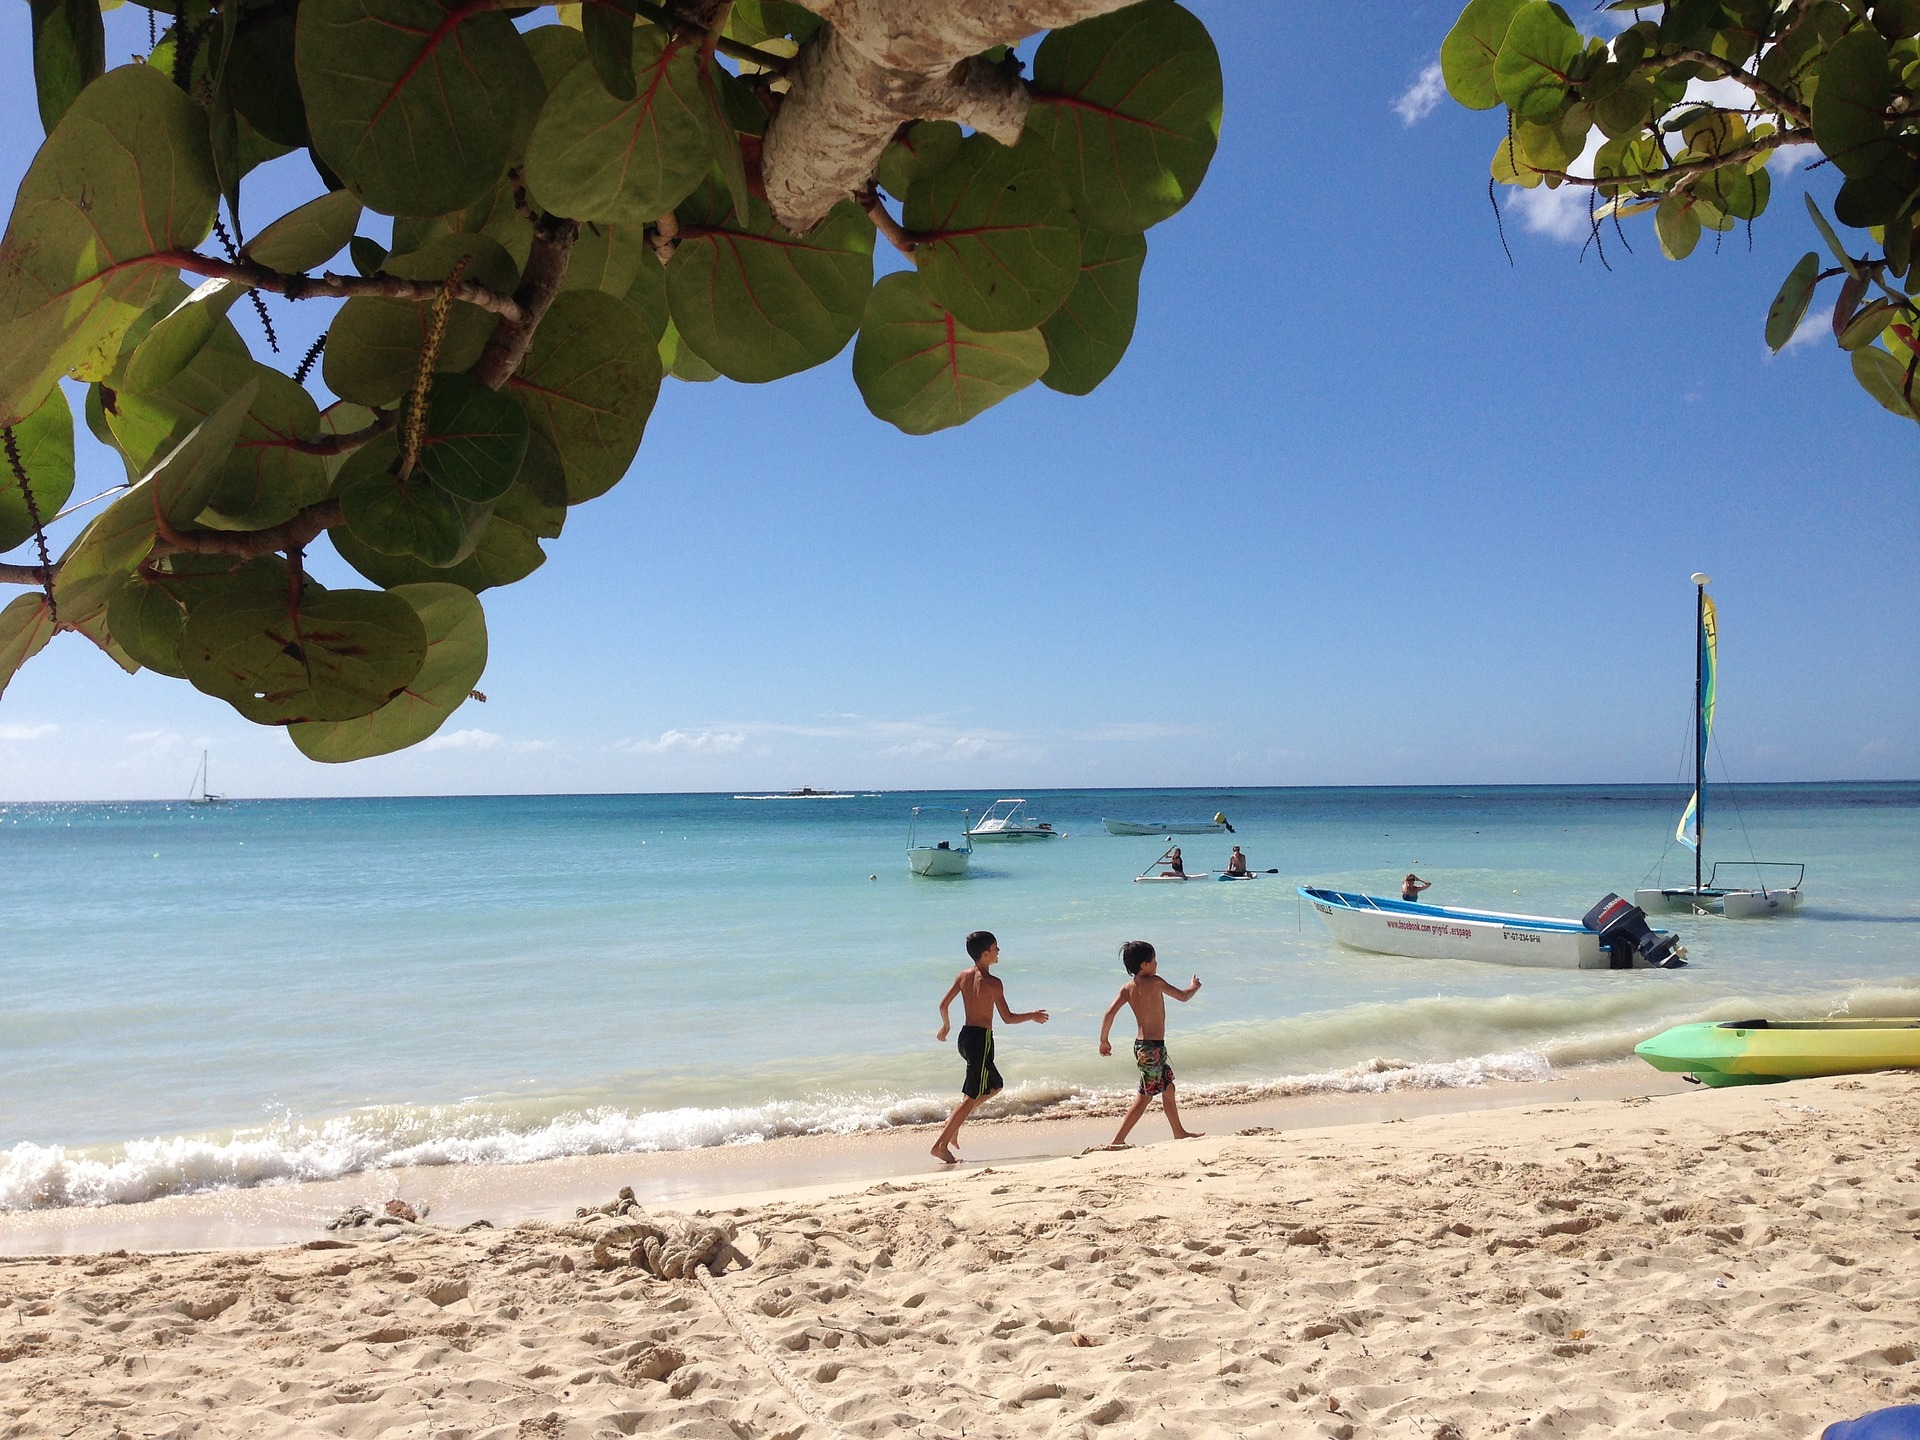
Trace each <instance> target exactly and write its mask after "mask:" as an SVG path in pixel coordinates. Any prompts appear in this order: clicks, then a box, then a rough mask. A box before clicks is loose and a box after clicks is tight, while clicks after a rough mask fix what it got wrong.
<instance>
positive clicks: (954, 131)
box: [876, 120, 962, 200]
mask: <svg viewBox="0 0 1920 1440" xmlns="http://www.w3.org/2000/svg"><path fill="white" fill-rule="evenodd" d="M961 138H962V132H961V130H960V127H959V126H958V125H956V124H954V123H953V121H951V120H916V121H914V123H913V124H911V125H909V126H906V127H905V128H904V129H902V131H901V133H900V134H898V135H896V136H895V137H894V138H893V140H892V142H891V143H890V144H888V146H887V148H886V149H885V150H883V151H881V152H880V168H879V170H878V172H877V174H876V178H877V179H878V180H879V182H880V188H881V189H882V190H885V191H886V192H887V193H888V194H889V195H891V196H893V197H894V198H895V199H898V200H904V199H906V198H907V191H908V190H909V189H911V188H912V186H913V182H914V181H915V180H918V179H919V178H920V177H921V176H922V175H932V174H934V173H936V172H937V171H939V170H941V169H943V168H944V167H946V166H947V165H950V164H951V163H952V162H953V157H954V156H956V155H958V154H959V153H960V141H961Z"/></svg>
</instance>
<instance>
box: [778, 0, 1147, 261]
mask: <svg viewBox="0 0 1920 1440" xmlns="http://www.w3.org/2000/svg"><path fill="white" fill-rule="evenodd" d="M1128 3H1129V0H970V3H968V4H966V5H954V4H941V5H930V4H925V3H922V0H821V3H819V4H817V5H815V6H813V7H812V8H813V9H814V11H815V13H817V14H818V15H820V16H821V17H822V18H823V19H824V20H825V21H826V22H827V23H826V26H825V28H823V29H822V30H821V32H820V33H819V34H818V35H816V36H815V37H814V38H813V39H811V40H809V41H808V42H807V44H806V46H805V47H804V48H803V49H802V50H801V51H800V54H799V56H798V57H797V58H796V60H795V62H794V64H793V65H792V66H791V67H790V68H789V70H788V72H787V74H788V77H789V79H790V81H791V87H790V88H789V90H788V92H787V95H786V98H785V100H784V101H782V103H781V106H780V109H779V111H778V113H776V114H775V115H774V117H773V120H772V121H771V123H769V125H768V126H767V134H766V141H765V144H764V146H763V147H762V150H761V169H762V172H763V174H764V176H765V179H766V187H767V203H768V204H769V205H770V206H771V207H772V208H773V214H774V218H775V219H777V220H778V221H779V222H780V223H781V224H782V225H784V226H786V227H787V229H789V230H791V231H793V232H794V233H795V234H804V233H805V232H807V231H809V230H811V229H812V228H813V227H814V226H815V225H818V224H819V223H820V222H821V221H822V220H823V219H825V218H826V215H827V212H828V211H829V210H831V209H832V208H833V207H834V206H835V205H837V204H838V203H839V202H841V201H842V200H845V199H848V198H849V197H851V196H853V195H855V194H857V193H858V192H859V191H860V190H861V189H863V188H864V187H865V186H866V184H867V182H868V181H869V180H871V179H872V178H873V172H874V168H875V166H877V165H878V164H879V161H880V152H881V151H883V150H884V149H886V147H887V141H888V140H890V139H891V138H892V137H893V134H894V132H895V131H896V130H897V129H898V128H899V127H900V126H901V125H903V124H905V123H907V122H909V121H912V120H957V121H959V122H960V123H961V124H963V125H969V126H971V127H973V128H974V129H976V130H979V131H981V132H983V133H985V134H988V135H991V136H993V138H994V139H996V140H999V141H1001V142H1003V143H1005V144H1009V145H1010V144H1013V143H1014V142H1015V141H1017V140H1018V139H1019V137H1020V129H1021V126H1022V125H1023V124H1025V122H1026V115H1027V107H1028V104H1029V102H1030V96H1029V92H1028V90H1027V86H1026V84H1025V82H1024V81H1022V80H1021V79H1020V77H1019V76H1018V75H1017V74H1015V73H1013V71H1012V70H1011V69H1010V68H1003V67H1001V66H998V65H994V64H990V63H988V62H987V61H985V60H983V59H981V58H980V54H981V52H982V51H984V50H988V49H991V48H992V47H993V46H995V45H1003V44H1004V45H1011V44H1015V43H1017V42H1018V41H1021V40H1024V39H1025V38H1026V37H1027V36H1029V35H1032V34H1034V33H1035V32H1036V31H1039V30H1045V29H1050V28H1053V27H1056V26H1061V25H1071V24H1073V23H1075V22H1076V21H1080V20H1087V19H1091V18H1092V17H1094V16H1096V15H1104V14H1107V13H1108V12H1110V11H1114V10H1119V9H1122V8H1123V7H1124V6H1125V5H1126V4H1128Z"/></svg>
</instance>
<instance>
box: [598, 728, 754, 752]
mask: <svg viewBox="0 0 1920 1440" xmlns="http://www.w3.org/2000/svg"><path fill="white" fill-rule="evenodd" d="M746 743H747V737H746V736H745V735H743V734H741V733H740V732H739V731H737V730H695V731H692V732H689V731H686V730H663V731H662V732H661V733H660V738H659V739H658V740H616V741H614V742H613V748H614V749H616V750H624V751H626V752H627V753H628V754H630V755H664V754H666V753H668V752H669V751H675V750H678V751H690V752H695V753H703V754H708V755H731V754H733V753H734V752H735V751H737V750H739V749H740V748H741V747H742V746H744V745H745V744H746Z"/></svg>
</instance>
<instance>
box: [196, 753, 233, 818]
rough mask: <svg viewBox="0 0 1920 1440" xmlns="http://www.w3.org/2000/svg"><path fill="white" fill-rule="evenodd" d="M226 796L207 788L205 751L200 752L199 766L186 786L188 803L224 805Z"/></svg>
mask: <svg viewBox="0 0 1920 1440" xmlns="http://www.w3.org/2000/svg"><path fill="white" fill-rule="evenodd" d="M226 802H227V797H226V796H224V795H216V794H214V793H213V792H212V791H211V790H209V789H207V752H206V751H205V750H202V751H201V752H200V767H199V768H198V769H197V770H195V771H194V772H193V784H192V785H190V786H188V787H187V803H188V804H189V805H224V804H226Z"/></svg>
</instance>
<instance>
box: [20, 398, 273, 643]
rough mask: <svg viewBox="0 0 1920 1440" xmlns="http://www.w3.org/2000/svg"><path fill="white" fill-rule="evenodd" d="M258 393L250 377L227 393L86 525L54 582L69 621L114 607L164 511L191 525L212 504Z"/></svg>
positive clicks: (147, 550) (173, 519)
mask: <svg viewBox="0 0 1920 1440" xmlns="http://www.w3.org/2000/svg"><path fill="white" fill-rule="evenodd" d="M255 393H256V392H255V390H254V388H253V386H252V384H251V383H249V384H246V385H242V386H240V387H238V388H237V389H235V390H234V391H233V393H231V394H229V395H226V396H225V397H223V399H222V401H221V403H220V404H219V406H217V407H216V408H215V409H214V410H213V411H212V413H210V414H209V415H208V416H207V418H206V419H205V420H203V421H201V422H200V423H199V424H198V425H195V426H194V427H193V429H192V430H190V431H189V432H188V433H187V434H186V436H185V437H184V438H183V439H181V441H180V442H179V444H177V445H175V446H174V447H173V448H172V449H170V450H169V451H168V452H167V453H166V455H165V456H163V457H162V458H161V459H160V460H159V462H158V463H157V464H155V465H154V466H153V468H152V469H150V470H149V471H148V472H147V473H146V474H145V475H143V476H142V477H141V478H140V479H139V480H138V481H136V482H135V483H134V484H133V486H132V487H131V488H130V489H129V490H128V491H127V493H126V494H125V495H123V496H121V497H120V499H118V500H116V501H115V502H114V503H113V504H112V505H110V506H108V507H107V509H106V510H105V511H104V512H102V513H101V514H100V515H98V516H96V517H95V518H94V520H93V522H92V523H91V524H89V525H88V526H87V528H86V529H85V530H82V531H81V532H80V535H79V537H78V538H77V539H75V540H74V542H73V544H72V545H71V546H70V547H69V548H68V550H67V553H66V554H65V555H64V556H63V557H62V558H61V561H60V576H59V578H58V579H57V580H56V581H55V582H54V587H53V594H54V599H55V600H56V601H58V602H59V605H60V611H61V618H62V620H63V621H64V620H65V619H66V618H68V617H73V618H75V619H76V620H77V619H79V618H80V617H83V616H90V615H93V614H94V613H96V612H98V611H102V610H104V609H105V608H106V606H107V604H108V602H109V601H111V600H112V599H113V596H114V594H115V592H117V591H118V590H119V589H120V587H121V586H122V585H124V584H125V583H126V581H127V579H128V577H129V576H131V575H132V574H133V571H134V569H135V567H136V566H138V565H139V564H140V562H141V561H143V560H145V559H146V558H147V556H148V554H149V553H151V551H152V549H153V542H154V540H155V538H156V536H157V535H158V533H159V519H158V517H159V516H161V515H164V516H166V517H167V519H168V520H169V521H170V522H171V523H172V524H175V525H183V524H187V523H189V522H190V521H191V519H192V518H193V517H194V516H196V515H198V514H199V513H200V512H201V511H202V510H203V509H204V508H205V507H206V504H207V500H208V497H209V496H210V495H211V494H212V493H213V491H214V487H215V486H216V485H217V484H218V482H219V479H220V475H221V470H222V467H223V466H224V465H225V464H226V462H227V461H228V459H229V458H230V456H231V453H232V449H233V443H234V436H235V435H236V434H237V433H238V431H239V428H240V425H241V423H242V421H243V420H244V419H245V417H246V413H247V407H248V405H249V404H250V403H251V402H252V401H253V398H254V395H255Z"/></svg>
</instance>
